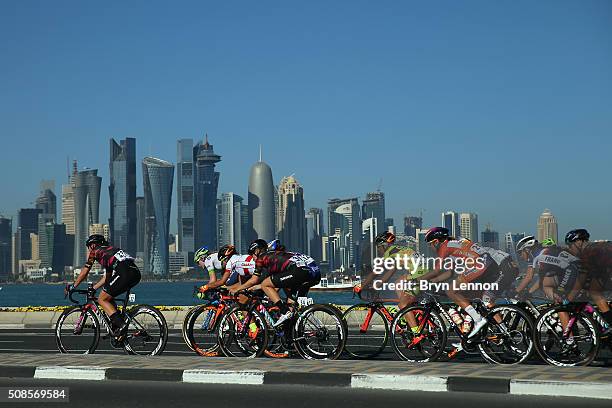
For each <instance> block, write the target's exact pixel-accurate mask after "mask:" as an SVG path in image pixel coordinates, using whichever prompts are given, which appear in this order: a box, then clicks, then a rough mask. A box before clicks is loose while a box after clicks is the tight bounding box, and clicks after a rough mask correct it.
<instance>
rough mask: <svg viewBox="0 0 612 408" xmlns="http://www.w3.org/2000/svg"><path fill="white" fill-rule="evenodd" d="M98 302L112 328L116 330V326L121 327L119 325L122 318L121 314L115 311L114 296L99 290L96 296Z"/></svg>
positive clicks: (121, 322)
mask: <svg viewBox="0 0 612 408" xmlns="http://www.w3.org/2000/svg"><path fill="white" fill-rule="evenodd" d="M98 303H99V304H100V307H101V308H102V310H104V312H106V314H107V316H108V318H109V319H110V321H111V324H112V326H113V327H112V329H113V330H116V329H117V328H119V327H121V325H122V324H123V318H122V317H121V314H120V313H119V312H118V311H117V307H116V306H115V301H114V298H113V297H112V296H111V295H109V294H108V293H106V292H105V291H102V292H100V296H98Z"/></svg>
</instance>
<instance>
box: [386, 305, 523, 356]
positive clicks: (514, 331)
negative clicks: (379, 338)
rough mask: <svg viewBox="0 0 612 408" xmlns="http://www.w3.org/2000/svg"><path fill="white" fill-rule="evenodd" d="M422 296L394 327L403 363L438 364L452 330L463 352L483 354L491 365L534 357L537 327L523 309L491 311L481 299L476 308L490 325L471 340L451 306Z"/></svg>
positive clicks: (394, 341) (500, 307)
mask: <svg viewBox="0 0 612 408" xmlns="http://www.w3.org/2000/svg"><path fill="white" fill-rule="evenodd" d="M422 296H423V300H422V301H421V302H420V303H419V304H417V305H414V306H409V307H406V308H404V309H402V310H400V311H399V312H398V313H397V314H396V315H395V318H394V319H393V322H392V323H391V339H392V343H391V344H392V346H393V349H394V351H395V352H396V354H397V355H398V356H399V357H400V358H401V359H403V360H406V361H412V362H427V361H436V360H438V359H439V358H440V357H441V356H442V354H443V353H444V351H445V347H446V343H447V339H448V330H451V331H452V332H454V334H455V336H456V337H457V338H458V340H459V342H460V343H461V346H462V349H463V351H465V352H466V353H469V354H480V355H481V356H482V357H483V358H484V359H485V361H487V362H489V363H495V364H519V363H522V362H524V361H526V360H527V359H529V357H530V356H531V354H532V353H533V349H534V346H533V339H532V334H533V327H534V323H533V320H532V318H531V317H530V316H529V314H528V313H527V312H525V311H524V310H523V309H521V308H519V307H517V306H514V305H495V306H493V307H492V308H491V309H488V308H487V307H485V305H484V304H483V303H482V302H481V301H480V300H479V299H477V300H476V301H474V302H473V305H474V307H475V309H476V310H477V311H478V312H479V313H480V314H481V315H482V316H483V318H485V319H486V320H487V325H486V326H485V327H483V328H482V329H481V331H480V333H478V334H477V335H476V336H474V337H473V338H471V339H470V338H468V333H467V332H463V330H462V328H461V327H459V325H457V324H455V323H454V322H453V319H452V318H451V316H450V314H449V312H448V310H447V309H448V307H449V306H445V305H443V304H442V303H441V302H440V301H439V299H438V297H437V296H435V295H433V294H430V293H424V294H423V295H422ZM409 313H411V314H412V315H413V316H414V318H415V319H416V321H417V324H418V329H417V331H416V332H413V331H412V330H411V329H410V328H409V327H408V324H407V316H408V314H409ZM445 322H446V323H445ZM447 324H448V329H447V327H446V325H447Z"/></svg>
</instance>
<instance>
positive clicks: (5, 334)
mask: <svg viewBox="0 0 612 408" xmlns="http://www.w3.org/2000/svg"><path fill="white" fill-rule="evenodd" d="M449 341H451V340H450V339H449ZM1 353H53V354H55V353H58V349H57V345H56V343H55V332H54V331H53V330H52V329H0V354H1ZM96 353H100V354H109V353H110V354H123V353H124V351H123V349H113V348H112V346H111V345H110V341H109V340H108V339H100V343H99V345H98V349H97V351H96ZM164 355H175V356H189V355H193V356H196V354H195V353H194V352H193V351H191V350H190V349H189V348H188V347H187V346H186V345H185V342H184V341H183V337H182V335H181V332H180V330H178V329H170V330H169V337H168V342H167V345H166V350H165V351H164ZM342 358H345V359H346V358H348V356H346V355H344V356H343V357H342ZM375 359H376V360H399V358H398V357H397V356H396V355H395V353H394V352H393V349H392V348H391V345H387V348H386V349H385V350H384V351H383V353H382V354H381V355H379V356H378V357H376V358H375ZM441 361H444V360H443V359H442V360H441ZM452 361H459V362H462V363H483V362H484V360H483V359H482V358H481V357H480V355H478V354H466V353H460V354H459V355H457V356H456V357H455V358H454V359H453V360H452ZM452 361H451V363H452ZM530 364H543V363H542V362H541V361H540V360H539V359H538V358H536V357H532V359H531V360H530ZM593 365H598V366H606V367H612V353H611V352H610V350H608V349H603V348H602V349H601V350H600V358H599V359H598V360H596V361H595V362H594V364H593Z"/></svg>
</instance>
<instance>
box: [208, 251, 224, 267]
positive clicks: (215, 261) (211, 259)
mask: <svg viewBox="0 0 612 408" xmlns="http://www.w3.org/2000/svg"><path fill="white" fill-rule="evenodd" d="M218 255H219V254H218V253H216V252H215V253H214V254H210V255H208V256H207V257H206V259H204V268H205V269H206V271H208V272H215V271H220V270H222V269H223V266H222V265H221V261H219V256H218Z"/></svg>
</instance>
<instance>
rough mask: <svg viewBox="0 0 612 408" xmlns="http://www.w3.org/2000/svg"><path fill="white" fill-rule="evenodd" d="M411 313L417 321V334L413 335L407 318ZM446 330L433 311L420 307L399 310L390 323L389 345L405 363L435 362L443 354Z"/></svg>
mask: <svg viewBox="0 0 612 408" xmlns="http://www.w3.org/2000/svg"><path fill="white" fill-rule="evenodd" d="M409 313H412V314H413V315H414V317H415V319H416V321H417V324H418V327H419V332H418V333H413V332H412V330H411V329H410V327H409V325H408V323H407V322H408V320H407V316H408V314H409ZM447 335H448V333H447V330H446V326H445V325H444V320H443V319H442V318H441V317H440V315H439V314H438V313H437V312H435V311H433V310H430V311H426V310H425V309H424V308H423V307H421V306H412V307H407V308H405V309H402V310H400V311H399V312H398V313H397V314H396V315H395V318H394V319H393V322H392V323H391V345H392V346H393V350H394V351H395V353H396V354H397V355H398V356H399V357H400V358H401V359H402V360H406V361H412V362H415V363H424V362H427V361H436V360H437V359H438V358H440V355H442V353H443V352H444V347H445V345H446V338H447Z"/></svg>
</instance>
